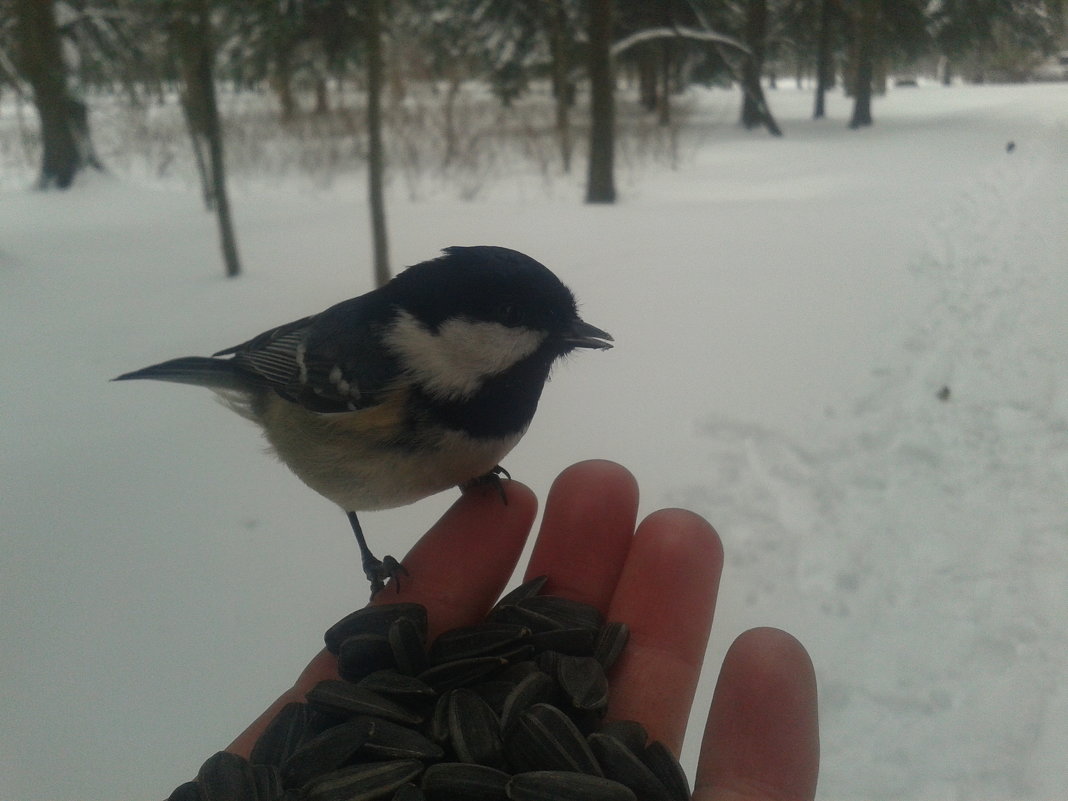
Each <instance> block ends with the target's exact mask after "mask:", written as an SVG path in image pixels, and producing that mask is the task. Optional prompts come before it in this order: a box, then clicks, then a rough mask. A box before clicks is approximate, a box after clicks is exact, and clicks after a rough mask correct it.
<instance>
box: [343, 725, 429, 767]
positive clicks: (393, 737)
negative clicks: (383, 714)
mask: <svg viewBox="0 0 1068 801" xmlns="http://www.w3.org/2000/svg"><path fill="white" fill-rule="evenodd" d="M361 719H362V720H365V721H367V722H369V723H372V724H373V725H372V726H371V732H370V734H368V735H367V740H366V741H365V742H364V744H363V748H361V749H360V754H361V756H370V757H372V758H375V759H421V760H423V761H426V762H433V761H435V760H438V759H441V758H442V757H443V756H445V752H444V751H443V750H442V748H441V746H439V745H437V744H436V743H432V742H431V741H430V740H429V739H427V738H426V737H425V736H424V735H423V734H421V733H420V732H418V731H416V730H414V729H409V728H408V727H407V726H402V725H400V724H399V723H394V722H393V721H391V720H384V719H381V718H361Z"/></svg>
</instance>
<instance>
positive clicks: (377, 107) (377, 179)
mask: <svg viewBox="0 0 1068 801" xmlns="http://www.w3.org/2000/svg"><path fill="white" fill-rule="evenodd" d="M382 73H383V68H382V0H369V2H368V4H367V137H368V153H367V194H368V200H369V201H370V205H371V238H372V240H373V244H374V268H375V284H376V285H377V286H382V285H383V284H385V283H386V282H387V281H389V242H388V239H387V231H386V201H385V197H384V188H383V183H384V173H385V167H386V165H385V161H386V157H385V152H384V148H383V145H382V83H383V81H382Z"/></svg>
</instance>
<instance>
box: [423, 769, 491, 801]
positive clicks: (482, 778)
mask: <svg viewBox="0 0 1068 801" xmlns="http://www.w3.org/2000/svg"><path fill="white" fill-rule="evenodd" d="M510 778H511V777H510V776H509V775H508V774H507V773H505V772H504V771H501V770H497V769H495V768H490V767H486V766H485V765H469V764H467V763H466V762H442V763H439V764H437V765H431V766H430V767H429V768H427V769H426V773H424V774H423V782H422V787H423V792H424V793H426V797H427V799H428V801H499V800H502V801H503V799H504V798H505V795H504V788H505V787H506V786H507V785H508V780H509V779H510Z"/></svg>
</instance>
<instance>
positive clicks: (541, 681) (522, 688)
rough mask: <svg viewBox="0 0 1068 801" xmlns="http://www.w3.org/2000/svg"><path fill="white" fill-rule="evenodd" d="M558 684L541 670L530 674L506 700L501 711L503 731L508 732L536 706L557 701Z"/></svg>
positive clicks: (516, 686)
mask: <svg viewBox="0 0 1068 801" xmlns="http://www.w3.org/2000/svg"><path fill="white" fill-rule="evenodd" d="M557 694H558V690H557V686H556V682H554V681H553V680H552V678H551V677H550V676H548V675H547V674H545V673H542V672H541V671H540V670H538V671H535V672H534V673H531V674H529V675H528V676H527V677H526V678H525V679H523V680H522V681H521V682H519V684H517V685H515V687H514V688H513V689H512V692H511V693H509V694H508V697H507V698H505V699H504V707H503V708H502V709H501V731H502V732H506V731H508V730H509V729H510V728H511V727H512V724H513V723H515V721H516V719H517V718H518V717H519V716H520V715H521V714H522V713H524V712H526V711H527V709H529V708H530V707H532V706H534V704H548V703H552V702H553V701H555V700H556V696H557Z"/></svg>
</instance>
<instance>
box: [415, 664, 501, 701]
mask: <svg viewBox="0 0 1068 801" xmlns="http://www.w3.org/2000/svg"><path fill="white" fill-rule="evenodd" d="M506 664H508V663H507V662H506V661H505V660H504V659H501V658H500V657H499V656H476V657H472V658H470V659H457V660H456V661H455V662H443V663H441V664H440V665H433V666H432V667H429V668H427V669H426V670H424V671H423V672H422V673H420V674H419V680H420V681H423V682H426V683H427V684H429V685H430V686H431V687H433V688H434V689H435V690H437V691H438V692H439V693H441V692H445V691H446V690H454V689H456V688H457V687H465V686H467V685H468V684H473V683H475V682H476V681H478V680H479V679H482V678H485V677H486V676H488V675H489V674H491V673H493V671H495V670H498V669H500V668H501V667H503V666H504V665H506Z"/></svg>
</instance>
